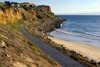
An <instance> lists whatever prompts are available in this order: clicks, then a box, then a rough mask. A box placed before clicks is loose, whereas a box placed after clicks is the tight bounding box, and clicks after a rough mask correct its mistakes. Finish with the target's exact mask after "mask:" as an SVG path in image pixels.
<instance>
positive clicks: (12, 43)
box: [0, 7, 59, 67]
mask: <svg viewBox="0 0 100 67" xmlns="http://www.w3.org/2000/svg"><path fill="white" fill-rule="evenodd" d="M41 9H43V11H42V10H41ZM49 17H51V18H50V19H53V18H54V17H55V18H58V17H57V16H55V15H54V14H53V13H51V11H50V9H49V8H48V7H37V8H36V9H30V8H27V9H26V8H25V9H23V8H4V7H1V8H0V67H19V66H20V67H59V65H58V64H57V63H55V62H54V61H53V60H52V59H50V58H49V57H48V56H47V55H45V54H44V53H43V52H42V51H41V50H40V49H39V48H38V47H37V46H36V45H35V44H32V43H31V42H30V41H28V40H27V39H25V38H24V37H23V35H22V33H21V32H20V31H21V30H20V28H19V27H20V26H22V25H25V24H28V23H35V22H34V21H37V20H38V21H45V20H46V19H47V18H48V19H49Z"/></svg>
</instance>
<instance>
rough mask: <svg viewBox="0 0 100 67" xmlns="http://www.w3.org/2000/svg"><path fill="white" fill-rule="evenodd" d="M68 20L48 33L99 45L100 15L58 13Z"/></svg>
mask: <svg viewBox="0 0 100 67" xmlns="http://www.w3.org/2000/svg"><path fill="white" fill-rule="evenodd" d="M58 16H59V17H63V18H65V19H67V20H68V21H66V22H64V23H62V27H61V28H59V29H56V30H55V31H53V32H51V33H50V35H52V36H54V37H58V38H62V39H64V40H69V41H73V42H79V43H85V44H90V45H93V46H97V47H100V15H58Z"/></svg>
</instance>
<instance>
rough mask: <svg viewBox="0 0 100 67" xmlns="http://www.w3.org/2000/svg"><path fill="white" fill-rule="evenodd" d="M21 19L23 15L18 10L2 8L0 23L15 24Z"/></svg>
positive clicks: (0, 10) (0, 9)
mask: <svg viewBox="0 0 100 67" xmlns="http://www.w3.org/2000/svg"><path fill="white" fill-rule="evenodd" d="M21 18H22V14H21V12H20V11H19V9H18V8H0V23H3V24H7V22H9V23H14V22H17V20H18V19H21Z"/></svg>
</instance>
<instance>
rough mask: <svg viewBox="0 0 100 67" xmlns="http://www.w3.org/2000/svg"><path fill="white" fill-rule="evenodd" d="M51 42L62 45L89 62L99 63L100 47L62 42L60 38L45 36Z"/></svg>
mask: <svg viewBox="0 0 100 67" xmlns="http://www.w3.org/2000/svg"><path fill="white" fill-rule="evenodd" d="M47 37H48V38H49V39H51V40H52V41H53V42H55V43H57V44H59V45H63V47H65V48H67V49H69V50H70V51H75V52H76V53H78V54H80V55H82V56H83V57H84V58H87V59H88V60H89V61H94V62H96V63H100V47H96V46H92V45H89V44H84V43H77V42H72V41H68V40H63V39H61V38H57V37H52V36H47Z"/></svg>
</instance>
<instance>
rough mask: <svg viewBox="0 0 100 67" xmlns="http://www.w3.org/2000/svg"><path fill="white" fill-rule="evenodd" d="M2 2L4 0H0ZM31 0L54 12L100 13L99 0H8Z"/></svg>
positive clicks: (20, 0)
mask: <svg viewBox="0 0 100 67" xmlns="http://www.w3.org/2000/svg"><path fill="white" fill-rule="evenodd" d="M0 1H2V2H4V0H0ZM10 1H16V2H19V3H21V2H32V3H34V4H36V5H49V6H51V10H52V12H54V13H55V14H83V15H86V14H88V15H89V14H92V15H100V0H10Z"/></svg>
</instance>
